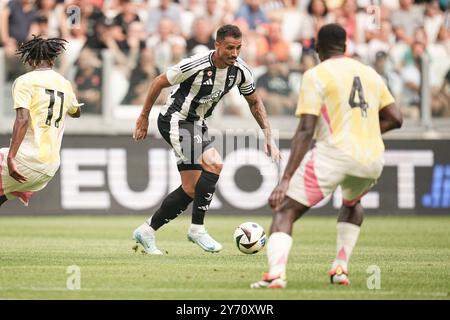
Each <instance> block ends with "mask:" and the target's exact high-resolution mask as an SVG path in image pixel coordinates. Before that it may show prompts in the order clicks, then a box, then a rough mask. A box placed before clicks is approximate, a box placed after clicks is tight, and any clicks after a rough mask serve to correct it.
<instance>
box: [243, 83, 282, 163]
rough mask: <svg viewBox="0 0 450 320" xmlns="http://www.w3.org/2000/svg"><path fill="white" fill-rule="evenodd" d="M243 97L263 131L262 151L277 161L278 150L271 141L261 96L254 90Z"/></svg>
mask: <svg viewBox="0 0 450 320" xmlns="http://www.w3.org/2000/svg"><path fill="white" fill-rule="evenodd" d="M245 99H246V100H247V102H248V105H249V107H250V111H251V112H252V115H253V117H254V118H255V120H256V122H257V123H258V125H259V127H260V128H261V129H262V131H263V132H264V138H265V144H264V152H266V153H267V155H269V156H271V157H272V159H273V160H274V161H276V162H278V161H279V160H280V151H279V150H278V148H277V146H276V145H275V144H274V143H273V139H272V131H271V129H270V124H269V120H268V119H267V112H266V108H265V107H264V104H263V102H262V100H261V97H260V96H259V95H258V94H257V93H256V92H254V93H252V94H250V95H248V96H245Z"/></svg>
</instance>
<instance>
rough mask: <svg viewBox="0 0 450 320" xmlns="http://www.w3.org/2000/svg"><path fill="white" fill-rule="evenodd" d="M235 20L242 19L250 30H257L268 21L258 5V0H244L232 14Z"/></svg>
mask: <svg viewBox="0 0 450 320" xmlns="http://www.w3.org/2000/svg"><path fill="white" fill-rule="evenodd" d="M234 18H235V20H238V19H244V20H245V21H246V22H247V24H248V26H249V28H250V30H256V31H259V30H260V29H263V28H264V27H265V25H266V24H267V23H268V22H269V20H268V19H267V16H266V14H265V13H264V12H263V10H262V9H261V7H260V0H245V3H243V4H242V6H241V7H240V8H239V9H238V11H237V12H236V14H235V16H234Z"/></svg>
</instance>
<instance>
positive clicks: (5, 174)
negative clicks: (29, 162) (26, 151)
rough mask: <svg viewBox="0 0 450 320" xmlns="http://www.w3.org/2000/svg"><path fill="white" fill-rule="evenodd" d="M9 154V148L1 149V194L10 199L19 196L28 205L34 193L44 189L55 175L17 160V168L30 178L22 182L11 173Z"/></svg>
mask: <svg viewBox="0 0 450 320" xmlns="http://www.w3.org/2000/svg"><path fill="white" fill-rule="evenodd" d="M7 156H8V149H7V148H3V149H0V196H6V198H7V199H8V200H11V199H15V198H19V199H20V200H21V201H22V202H23V204H24V205H26V206H27V205H28V202H29V200H30V198H31V196H32V195H33V193H34V192H36V191H39V190H42V189H43V188H44V187H45V186H46V185H47V183H48V182H49V181H50V180H51V179H52V178H53V177H51V176H49V175H46V174H44V173H40V172H37V171H35V170H32V169H30V168H28V167H26V166H24V165H22V164H21V163H20V162H18V161H16V165H17V169H18V170H19V171H20V173H22V174H23V175H24V176H25V177H27V179H28V180H27V181H26V182H24V183H20V182H18V181H17V180H15V179H13V178H12V177H11V176H10V175H9V171H8V164H7V161H6V158H7Z"/></svg>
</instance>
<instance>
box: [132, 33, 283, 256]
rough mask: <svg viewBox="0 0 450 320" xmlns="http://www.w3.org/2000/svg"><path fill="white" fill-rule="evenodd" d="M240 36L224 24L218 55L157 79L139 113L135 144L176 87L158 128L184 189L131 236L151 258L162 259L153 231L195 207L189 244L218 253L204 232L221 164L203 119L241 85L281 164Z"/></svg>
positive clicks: (187, 62)
mask: <svg viewBox="0 0 450 320" xmlns="http://www.w3.org/2000/svg"><path fill="white" fill-rule="evenodd" d="M241 45H242V34H241V31H240V30H239V28H238V27H236V26H234V25H225V26H222V27H221V28H219V29H218V31H217V36H216V42H215V50H211V51H209V52H205V53H202V54H198V55H195V56H192V57H190V58H187V59H184V60H182V61H181V62H180V63H178V64H177V65H175V66H173V67H171V68H169V69H168V71H167V72H165V73H163V74H161V75H160V76H158V77H157V78H156V79H155V80H154V81H153V82H152V84H151V85H150V88H149V91H148V94H147V98H146V101H145V103H144V106H143V108H142V111H141V114H140V115H139V118H138V119H137V121H136V127H135V130H134V134H133V137H134V139H135V140H141V139H144V138H145V137H146V136H147V130H148V125H149V122H148V117H149V114H150V110H151V108H152V106H153V104H154V103H155V101H156V99H157V97H158V96H159V94H160V92H161V90H162V89H163V88H167V87H172V86H173V87H174V88H173V90H172V93H171V94H170V96H169V98H168V100H167V103H166V105H165V106H164V107H163V108H162V110H161V112H160V115H159V117H158V129H159V132H160V133H161V135H162V137H163V138H164V139H165V140H166V141H167V143H169V144H170V145H171V147H172V148H173V150H174V152H175V155H176V159H177V166H178V171H179V172H180V176H181V181H182V185H181V186H180V187H179V188H178V189H176V190H175V191H173V192H172V193H170V194H169V195H168V196H167V197H166V198H165V199H164V201H163V202H162V204H161V206H160V208H159V209H158V210H157V211H156V212H155V213H154V214H153V215H152V216H151V217H150V218H149V219H148V220H146V222H145V223H143V224H142V225H141V226H139V227H138V228H137V229H136V230H135V231H134V233H133V239H135V240H136V242H137V243H138V244H141V245H142V246H143V247H144V250H145V251H146V253H148V254H162V252H161V251H160V250H159V249H158V248H157V246H156V241H155V232H156V231H157V230H158V229H159V228H160V227H161V226H163V225H164V224H166V223H168V222H169V221H170V220H172V219H174V218H176V217H177V216H178V215H179V214H180V213H181V212H183V211H184V210H185V209H186V208H187V206H188V205H189V204H190V203H191V202H193V208H192V223H191V226H190V228H189V231H188V234H187V237H188V240H190V241H192V242H194V243H196V244H197V245H199V246H200V247H201V248H202V249H203V250H205V251H208V252H219V251H220V250H222V245H221V244H220V243H218V242H217V241H216V240H214V239H213V238H212V237H211V236H210V235H209V234H208V232H207V230H206V229H205V227H204V218H205V213H206V211H207V210H208V208H209V205H210V203H211V201H212V198H213V195H214V192H215V188H216V183H217V181H218V179H219V175H220V172H221V170H222V159H221V156H220V154H219V153H218V151H217V150H216V149H215V148H214V147H213V146H212V145H211V142H212V141H211V140H210V139H209V137H208V128H207V126H206V123H205V119H206V118H208V117H209V116H210V115H211V114H212V112H213V110H214V108H215V107H216V105H217V103H218V102H219V101H220V99H221V98H222V97H223V96H224V95H225V94H227V93H228V92H229V91H230V90H231V89H232V88H233V87H235V86H237V87H238V89H239V91H240V93H241V94H242V95H244V97H245V98H246V100H247V102H248V104H249V107H250V110H251V112H252V114H253V116H254V118H255V119H256V121H257V122H258V124H259V126H260V127H261V129H262V130H263V132H264V136H265V151H266V153H267V154H268V155H269V156H271V157H272V159H273V160H275V161H278V160H279V157H280V156H279V150H278V148H277V146H276V145H275V144H273V142H272V133H271V129H270V126H269V122H268V120H267V114H266V111H265V108H264V105H263V103H262V101H261V98H260V97H259V96H258V94H257V93H256V91H255V84H254V80H253V75H252V72H251V71H250V69H249V68H248V66H247V65H246V64H245V62H244V61H242V59H240V58H239V52H240V50H241Z"/></svg>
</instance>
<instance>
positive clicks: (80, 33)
mask: <svg viewBox="0 0 450 320" xmlns="http://www.w3.org/2000/svg"><path fill="white" fill-rule="evenodd" d="M84 26H85V25H80V26H76V27H73V28H70V30H69V31H70V33H69V35H67V36H66V40H67V41H68V42H67V44H66V50H65V51H64V53H63V54H62V55H61V64H60V68H59V72H60V73H61V74H63V75H64V76H66V77H69V78H72V75H71V74H70V72H71V71H72V67H73V65H74V63H75V61H76V60H77V59H78V56H79V55H80V52H81V49H82V48H83V47H84V45H85V43H86V40H87V36H86V31H85V30H84V29H83V27H84Z"/></svg>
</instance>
